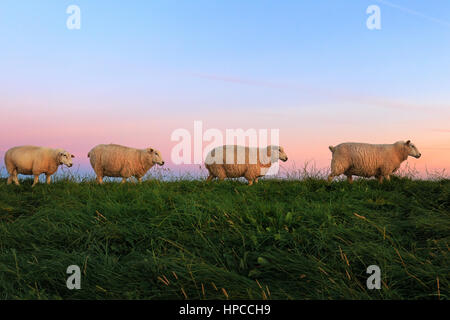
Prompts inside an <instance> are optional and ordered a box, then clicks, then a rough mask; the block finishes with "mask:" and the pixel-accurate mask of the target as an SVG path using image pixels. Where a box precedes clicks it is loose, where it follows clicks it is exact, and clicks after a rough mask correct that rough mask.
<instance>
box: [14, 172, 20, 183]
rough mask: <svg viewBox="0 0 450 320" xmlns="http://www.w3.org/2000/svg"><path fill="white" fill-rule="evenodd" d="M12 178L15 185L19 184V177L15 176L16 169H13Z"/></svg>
mask: <svg viewBox="0 0 450 320" xmlns="http://www.w3.org/2000/svg"><path fill="white" fill-rule="evenodd" d="M12 179H13V181H14V183H15V184H16V186H18V185H20V183H19V178H18V177H17V171H15V172H14V173H13V178H12Z"/></svg>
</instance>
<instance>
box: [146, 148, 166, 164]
mask: <svg viewBox="0 0 450 320" xmlns="http://www.w3.org/2000/svg"><path fill="white" fill-rule="evenodd" d="M147 152H148V153H149V154H150V155H151V156H152V162H153V164H158V165H160V166H162V165H164V160H163V158H162V156H161V152H159V151H158V150H155V149H153V148H147Z"/></svg>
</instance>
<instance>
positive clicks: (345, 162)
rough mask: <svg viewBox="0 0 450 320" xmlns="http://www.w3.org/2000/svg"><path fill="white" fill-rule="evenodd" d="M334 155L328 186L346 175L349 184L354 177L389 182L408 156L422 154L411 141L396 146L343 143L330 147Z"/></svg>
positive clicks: (396, 143)
mask: <svg viewBox="0 0 450 320" xmlns="http://www.w3.org/2000/svg"><path fill="white" fill-rule="evenodd" d="M329 149H330V151H331V153H332V154H333V156H332V160H331V174H330V175H329V176H328V182H331V181H332V180H333V178H334V177H335V176H339V175H341V174H345V175H346V176H347V180H348V182H349V183H352V182H353V177H352V175H355V176H360V177H366V178H369V177H376V178H377V179H378V182H379V183H382V182H383V178H384V179H386V180H387V181H389V180H390V174H392V173H393V172H395V171H397V169H398V168H399V167H400V165H401V163H402V162H403V161H405V160H406V159H407V158H408V156H412V157H414V158H420V156H421V153H420V152H419V150H418V149H417V148H416V146H415V145H414V144H412V143H411V141H410V140H408V141H406V142H404V141H397V142H395V143H393V144H368V143H353V142H347V143H341V144H339V145H337V146H335V147H333V146H329Z"/></svg>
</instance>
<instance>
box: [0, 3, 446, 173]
mask: <svg viewBox="0 0 450 320" xmlns="http://www.w3.org/2000/svg"><path fill="white" fill-rule="evenodd" d="M71 4H77V5H78V6H79V7H80V9H81V29H80V30H68V29H67V28H66V19H67V17H68V15H67V14H66V8H67V6H69V5H71ZM371 4H377V5H379V6H380V8H381V19H382V20H381V23H382V29H381V30H372V31H371V30H368V29H367V28H366V19H367V14H366V13H365V11H366V8H367V7H368V6H369V5H371ZM392 4H394V5H392ZM399 8H403V9H407V10H402V9H399ZM414 12H415V13H421V15H419V14H414ZM430 17H431V18H433V19H430ZM446 19H448V20H446ZM446 21H450V3H449V2H448V1H445V0H441V1H440V0H435V1H432V2H427V3H425V2H423V1H419V0H409V1H405V0H392V1H390V2H386V1H376V0H372V1H363V0H362V1H357V2H356V1H352V2H350V1H331V0H330V1H325V0H323V1H301V2H300V1H294V0H285V1H256V0H250V1H245V2H244V1H237V0H230V1H218V2H211V1H206V0H199V1H183V2H180V1H133V2H132V3H126V2H120V3H119V2H111V1H101V0H99V1H95V2H94V1H87V0H80V1H58V2H55V1H50V0H43V1H12V0H4V1H2V2H1V3H0V39H1V41H2V49H1V50H0V70H1V72H0V157H1V161H0V167H1V166H3V154H4V152H5V151H6V150H7V149H8V148H10V147H12V146H16V145H23V144H34V145H45V146H53V147H63V148H65V149H67V150H68V151H70V152H72V153H74V154H75V155H76V158H75V160H76V162H75V164H80V165H81V167H82V168H85V169H86V170H88V169H87V168H88V159H87V157H86V155H87V152H88V151H89V150H90V148H91V147H93V146H94V145H96V144H99V143H111V142H113V143H119V144H124V145H129V146H134V147H138V148H141V147H142V148H143V147H147V146H152V147H155V148H157V149H159V150H161V152H162V154H163V155H164V156H165V158H166V159H165V160H166V163H167V166H168V167H169V168H173V169H176V168H177V167H176V166H175V165H174V164H173V163H171V161H170V153H171V149H172V147H173V146H174V145H175V144H176V142H172V141H171V140H170V135H171V133H172V132H173V131H174V130H175V129H178V128H186V129H188V130H190V131H191V132H192V130H193V122H194V120H201V121H203V126H204V128H205V129H208V128H218V129H223V130H225V129H227V128H229V129H235V128H242V129H249V128H255V129H270V128H279V129H280V144H281V145H283V146H284V147H285V149H286V152H287V154H288V156H289V162H291V161H292V163H295V165H296V166H297V167H301V166H302V164H303V162H304V161H311V160H312V161H315V162H316V165H317V166H318V167H327V166H328V165H329V161H330V158H331V153H330V151H329V150H328V146H329V145H335V144H338V143H340V142H344V141H363V142H370V143H392V142H395V141H397V140H405V139H411V140H412V141H413V142H414V143H415V144H416V145H417V146H418V148H419V150H420V151H421V152H422V155H423V156H422V158H420V159H418V160H416V159H410V160H409V162H410V165H415V166H416V168H417V169H419V170H420V171H422V172H423V171H425V170H426V169H429V170H435V169H437V170H441V169H446V170H447V171H449V170H450V81H449V74H450V59H448V57H449V56H450V41H449V40H450V27H449V26H450V24H449V25H446V24H445V22H446ZM442 22H444V23H442ZM206 144H207V143H205V146H206ZM286 166H287V167H290V164H289V163H286Z"/></svg>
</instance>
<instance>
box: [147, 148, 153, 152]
mask: <svg viewBox="0 0 450 320" xmlns="http://www.w3.org/2000/svg"><path fill="white" fill-rule="evenodd" d="M147 151H148V152H149V153H153V152H154V151H155V150H153V148H148V149H147Z"/></svg>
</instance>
